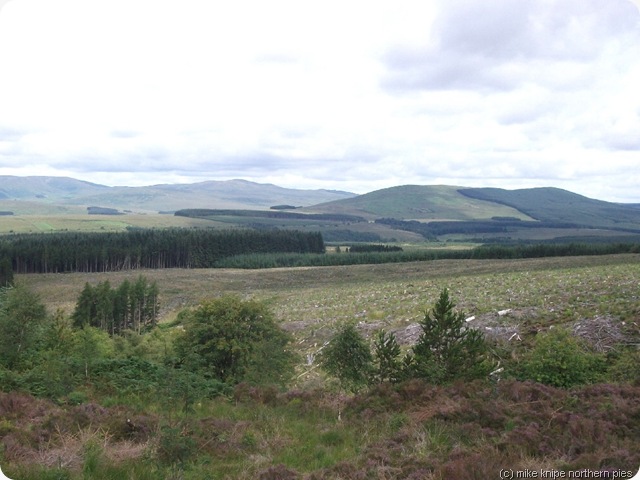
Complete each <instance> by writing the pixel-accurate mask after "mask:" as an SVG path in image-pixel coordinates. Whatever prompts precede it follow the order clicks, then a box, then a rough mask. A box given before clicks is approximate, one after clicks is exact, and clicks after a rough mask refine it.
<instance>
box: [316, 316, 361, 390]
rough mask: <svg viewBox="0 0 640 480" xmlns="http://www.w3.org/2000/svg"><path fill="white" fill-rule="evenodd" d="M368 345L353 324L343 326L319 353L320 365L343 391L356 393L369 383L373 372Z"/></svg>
mask: <svg viewBox="0 0 640 480" xmlns="http://www.w3.org/2000/svg"><path fill="white" fill-rule="evenodd" d="M372 362H373V357H372V355H371V350H370V348H369V345H368V344H367V342H366V341H365V339H364V338H362V336H361V335H360V334H359V333H358V330H356V327H355V325H354V324H353V323H346V324H344V325H343V326H342V327H341V328H340V329H339V330H338V332H337V333H336V334H335V336H334V337H333V338H332V339H331V341H330V342H329V344H328V345H327V346H326V347H325V348H324V350H323V351H322V352H321V353H320V365H321V367H322V369H323V370H324V371H326V372H327V373H328V374H329V375H332V376H334V377H336V378H337V379H338V380H339V381H340V385H341V387H342V388H343V389H344V390H347V391H350V392H352V393H356V392H358V391H359V390H360V389H361V388H362V387H364V386H366V385H367V384H368V383H369V379H370V378H371V373H372V370H373V363H372Z"/></svg>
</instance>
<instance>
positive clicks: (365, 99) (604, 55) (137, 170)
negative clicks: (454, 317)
mask: <svg viewBox="0 0 640 480" xmlns="http://www.w3.org/2000/svg"><path fill="white" fill-rule="evenodd" d="M639 54H640V14H639V12H638V10H637V9H636V8H635V6H634V5H633V4H632V3H631V2H629V1H627V0H610V1H607V2H601V1H598V0H580V1H579V0H570V1H564V2H559V1H556V0H500V1H498V0H482V1H480V0H473V1H469V0H453V1H451V0H447V1H445V0H442V1H437V2H436V1H431V2H425V1H418V0H413V1H406V2H401V3H396V4H393V3H391V2H379V1H369V2H364V1H354V2H338V1H335V0H328V1H326V2H322V3H308V2H299V1H293V0H289V1H286V0H275V1H273V2H257V1H251V0H241V1H239V2H227V3H223V4H220V2H204V1H198V0H185V1H183V2H180V3H176V2H168V1H155V2H151V1H148V0H127V1H124V0H111V1H109V2H84V1H81V0H57V1H56V2H51V1H48V0H16V1H13V2H10V3H8V4H7V5H6V6H5V7H4V8H3V9H2V11H1V14H0V65H2V70H3V72H8V74H3V75H2V76H1V77H0V174H6V173H20V172H21V173H22V174H35V173H40V174H43V173H44V172H46V174H51V173H56V172H58V173H59V174H64V175H70V176H76V177H78V178H83V179H87V180H91V181H96V182H98V183H108V184H137V185H140V184H150V183H164V182H171V181H197V180H203V179H207V178H212V179H223V178H234V177H240V178H247V179H249V180H254V181H268V182H270V183H275V184H279V185H283V186H289V187H300V188H338V189H343V190H351V191H357V192H366V191H371V190H373V189H376V188H382V187H387V186H391V185H397V184H405V183H412V184H416V183H421V184H431V183H451V184H459V185H470V186H485V185H490V186H498V187H504V188H515V187H519V186H545V185H551V186H559V187H562V188H567V189H569V190H572V191H575V192H577V193H583V194H590V195H593V192H596V193H597V194H598V198H603V199H609V200H627V201H637V202H640V197H639V196H638V195H639V194H638V192H637V188H634V185H636V186H637V185H638V184H640V177H639V176H638V175H639V174H638V173H636V171H640V169H639V168H638V163H639V162H640V160H638V159H637V157H638V148H639V146H640V144H639V140H638V139H639V138H640V137H639V136H638V134H637V132H638V131H640V130H639V129H638V127H640V122H639V117H640V95H639V93H638V87H637V85H639V84H640V68H639V67H638V63H637V58H640V55H639Z"/></svg>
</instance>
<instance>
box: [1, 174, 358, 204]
mask: <svg viewBox="0 0 640 480" xmlns="http://www.w3.org/2000/svg"><path fill="white" fill-rule="evenodd" d="M355 195H356V194H354V193H350V192H341V191H336V190H323V189H317V190H303V189H291V188H284V187H279V186H277V185H273V184H261V183H254V182H249V181H247V180H240V179H234V180H207V181H203V182H196V183H188V184H156V185H149V186H142V187H128V186H113V187H110V186H106V185H100V184H96V183H91V182H86V181H84V180H77V179H74V178H70V177H46V176H32V177H17V176H9V175H5V176H0V201H3V200H4V201H13V202H14V203H15V201H16V200H17V201H23V202H31V204H30V208H31V209H34V208H36V206H34V203H33V202H36V204H37V202H41V203H43V204H61V205H67V206H72V207H73V206H95V205H99V206H102V207H110V208H117V209H120V210H136V211H143V212H168V211H176V210H180V209H184V208H253V209H268V208H270V207H271V206H273V205H277V204H284V203H287V204H292V205H294V206H296V207H297V206H308V205H313V204H317V203H322V202H327V201H332V200H339V199H344V198H349V197H351V196H355Z"/></svg>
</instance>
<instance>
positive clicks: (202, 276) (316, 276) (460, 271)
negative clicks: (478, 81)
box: [17, 254, 640, 354]
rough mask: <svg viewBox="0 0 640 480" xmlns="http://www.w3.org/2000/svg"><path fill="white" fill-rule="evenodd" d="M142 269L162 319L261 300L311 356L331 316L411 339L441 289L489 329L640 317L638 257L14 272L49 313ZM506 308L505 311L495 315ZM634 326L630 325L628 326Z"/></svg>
mask: <svg viewBox="0 0 640 480" xmlns="http://www.w3.org/2000/svg"><path fill="white" fill-rule="evenodd" d="M141 274H142V275H145V276H146V277H147V278H149V279H150V280H155V281H157V282H158V286H159V289H160V294H161V296H160V302H161V308H162V318H161V321H165V322H167V321H171V320H173V319H175V317H176V316H177V314H178V312H179V311H180V310H181V309H183V308H185V307H189V306H194V305H196V304H197V303H198V302H200V301H201V300H203V299H206V298H212V297H218V296H222V295H226V294H233V295H239V296H241V297H243V298H253V299H257V300H262V301H266V302H268V304H269V305H270V307H271V308H272V309H273V310H274V312H275V313H276V316H277V317H278V318H279V319H280V320H281V321H282V324H283V327H284V328H285V329H287V330H289V331H291V332H293V333H294V335H295V336H296V339H297V345H298V348H299V349H300V351H301V353H305V354H306V353H312V352H313V351H314V349H317V348H318V345H322V343H323V342H324V341H325V340H326V339H327V338H328V337H329V336H330V335H331V334H332V333H333V331H334V329H335V326H336V324H337V323H338V322H341V321H346V320H354V319H356V320H358V322H360V327H361V330H362V331H363V332H364V333H365V334H367V335H368V334H369V333H372V332H373V331H375V330H376V329H380V328H385V329H386V330H390V331H394V332H396V334H397V335H398V336H399V338H400V340H403V341H404V342H405V343H409V342H411V341H412V340H415V335H414V334H415V323H416V322H417V320H418V319H419V318H421V317H422V316H423V315H424V311H425V309H427V308H430V307H431V306H432V305H433V302H435V300H436V299H437V296H438V294H439V292H440V291H441V290H442V289H443V288H445V287H446V288H448V289H449V290H450V292H451V296H452V298H453V299H454V300H455V302H456V303H457V306H458V308H459V309H460V310H462V311H464V312H466V314H467V315H468V316H476V317H477V322H476V323H477V324H478V325H480V324H481V327H482V328H485V330H486V329H487V327H488V328H490V329H491V330H486V331H487V332H488V333H495V332H503V333H504V334H505V335H506V334H509V335H511V334H513V333H514V332H516V331H517V332H519V333H521V334H523V336H524V334H525V333H526V332H529V331H530V330H532V329H539V328H548V327H549V326H550V325H558V324H565V323H567V324H568V323H571V322H573V323H575V322H581V321H582V322H585V321H586V322H589V321H590V320H593V321H596V319H602V318H615V320H616V322H617V323H616V324H615V328H622V327H623V325H622V322H626V323H625V325H624V326H629V325H632V324H633V322H636V323H640V318H638V317H639V316H640V283H638V278H640V255H633V254H630V255H610V256H596V257H560V258H541V259H525V260H437V261H431V262H414V263H402V264H381V265H356V266H345V267H314V268H311V267H310V268H279V269H268V270H233V269H202V270H183V269H170V270H142V271H129V272H114V273H101V274H57V275H27V276H18V277H17V279H18V280H19V281H23V282H25V283H27V284H28V285H29V286H30V287H31V288H32V289H33V290H35V291H36V292H37V293H38V294H39V295H40V296H41V298H42V300H43V301H44V303H45V304H46V305H48V307H49V308H50V309H51V310H52V311H54V310H55V309H58V308H60V309H63V310H64V311H65V312H66V313H67V314H71V312H72V311H73V308H74V305H75V301H76V299H77V297H78V295H79V293H80V291H81V290H82V287H83V286H84V284H85V282H89V283H91V284H97V283H98V282H100V281H103V280H109V282H110V283H111V284H112V285H114V286H115V285H118V284H119V283H121V282H122V281H123V280H124V279H126V278H129V279H135V278H136V277H137V276H138V275H141ZM507 309H510V310H511V311H510V312H509V313H508V314H507V315H504V316H500V317H499V316H498V315H497V312H498V311H503V310H507ZM636 328H637V325H636Z"/></svg>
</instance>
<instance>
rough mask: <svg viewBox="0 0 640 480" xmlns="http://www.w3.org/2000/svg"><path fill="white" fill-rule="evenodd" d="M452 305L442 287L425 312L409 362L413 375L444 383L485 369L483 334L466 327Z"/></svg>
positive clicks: (485, 372) (483, 371) (482, 372)
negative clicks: (433, 302)
mask: <svg viewBox="0 0 640 480" xmlns="http://www.w3.org/2000/svg"><path fill="white" fill-rule="evenodd" d="M454 308H455V305H454V303H453V302H452V301H451V299H450V298H449V292H448V290H447V289H446V288H445V289H444V290H443V291H442V292H441V293H440V298H439V299H438V301H437V302H436V304H435V306H434V307H433V309H431V311H427V312H426V313H425V316H424V319H423V320H422V321H421V322H420V327H421V328H422V333H421V334H420V338H419V339H418V343H417V344H416V345H415V347H414V348H413V355H412V361H411V365H410V368H411V370H412V373H413V375H414V376H417V377H420V378H424V379H426V380H428V381H431V382H434V383H446V382H449V381H452V380H455V379H467V380H469V379H473V378H479V377H482V376H484V375H486V374H487V373H488V372H489V370H490V365H489V362H487V361H486V354H487V351H488V348H487V344H486V342H485V340H484V336H483V335H482V333H481V332H480V331H478V330H475V329H472V328H466V324H465V321H464V319H465V315H464V314H463V313H462V312H456V311H455V310H454Z"/></svg>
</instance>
